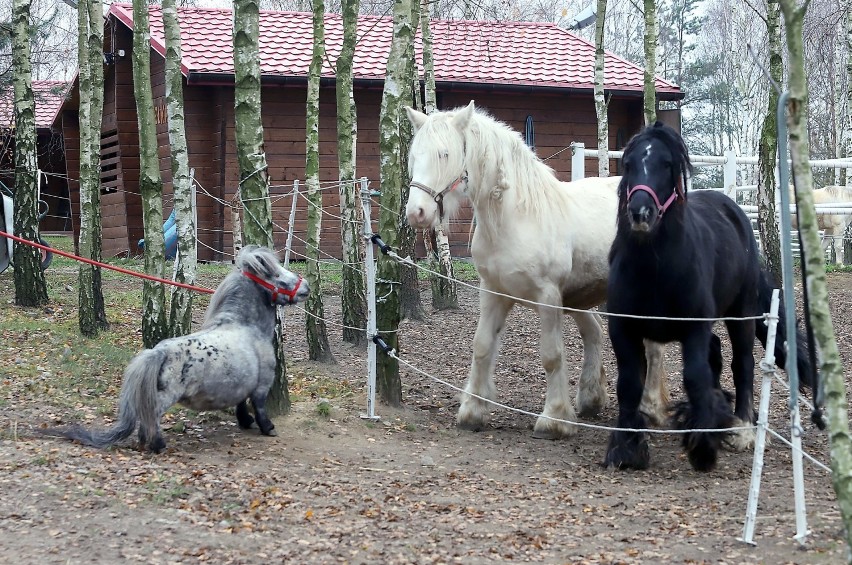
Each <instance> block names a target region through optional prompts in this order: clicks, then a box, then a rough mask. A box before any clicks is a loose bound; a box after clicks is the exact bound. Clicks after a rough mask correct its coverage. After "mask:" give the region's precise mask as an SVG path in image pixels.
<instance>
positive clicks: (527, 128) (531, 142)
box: [524, 114, 535, 151]
mask: <svg viewBox="0 0 852 565" xmlns="http://www.w3.org/2000/svg"><path fill="white" fill-rule="evenodd" d="M524 143H526V144H527V147H529V148H530V149H532V150H533V151H535V124H534V123H533V117H532V114H530V115H528V116H527V120H526V123H525V124H524Z"/></svg>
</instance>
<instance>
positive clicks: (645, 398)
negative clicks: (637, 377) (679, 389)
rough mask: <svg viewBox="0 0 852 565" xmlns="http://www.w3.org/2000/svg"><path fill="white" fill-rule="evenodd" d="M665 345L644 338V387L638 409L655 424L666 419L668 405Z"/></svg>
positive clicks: (660, 423) (661, 423)
mask: <svg viewBox="0 0 852 565" xmlns="http://www.w3.org/2000/svg"><path fill="white" fill-rule="evenodd" d="M664 353H665V346H664V345H663V344H661V343H655V342H653V341H649V340H647V339H646V340H645V388H644V390H643V391H642V402H640V403H639V411H640V412H642V413H643V414H645V416H647V417H648V420H650V421H651V423H653V424H654V425H655V426H661V425H663V423H665V421H666V410H667V409H668V405H669V389H668V386H666V378H667V376H668V373H667V371H666V358H665V355H664Z"/></svg>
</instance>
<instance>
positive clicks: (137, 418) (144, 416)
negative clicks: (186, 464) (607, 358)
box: [38, 349, 166, 449]
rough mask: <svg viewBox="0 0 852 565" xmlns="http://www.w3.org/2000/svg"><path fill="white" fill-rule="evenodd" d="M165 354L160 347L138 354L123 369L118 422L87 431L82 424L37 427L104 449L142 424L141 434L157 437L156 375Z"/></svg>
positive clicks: (45, 432) (53, 434)
mask: <svg viewBox="0 0 852 565" xmlns="http://www.w3.org/2000/svg"><path fill="white" fill-rule="evenodd" d="M165 359H166V357H165V354H164V353H162V352H161V351H159V350H157V349H146V350H144V351H142V352H141V353H139V354H138V355H137V356H136V357H134V358H133V360H131V361H130V364H129V365H128V366H127V368H126V369H125V370H124V381H123V382H122V384H121V396H120V397H119V402H118V422H117V423H116V424H115V425H114V426H112V427H111V428H107V429H105V430H88V429H86V428H84V427H82V426H80V425H74V426H69V427H65V428H48V429H44V430H38V432H39V433H41V434H43V435H50V436H58V437H65V438H68V439H71V440H76V441H79V442H80V443H82V444H84V445H90V446H92V447H97V448H99V449H103V448H105V447H109V446H111V445H113V444H115V443H118V442H119V441H121V440H123V439H126V438H127V437H128V436H130V434H132V433H133V431H134V430H135V429H136V424H137V423H138V424H139V425H140V430H141V434H140V435H141V436H142V437H145V438H153V437H155V434H156V431H157V427H158V418H157V415H158V412H157V405H158V402H157V378H158V376H159V374H160V369H161V368H162V365H163V362H164V361H165Z"/></svg>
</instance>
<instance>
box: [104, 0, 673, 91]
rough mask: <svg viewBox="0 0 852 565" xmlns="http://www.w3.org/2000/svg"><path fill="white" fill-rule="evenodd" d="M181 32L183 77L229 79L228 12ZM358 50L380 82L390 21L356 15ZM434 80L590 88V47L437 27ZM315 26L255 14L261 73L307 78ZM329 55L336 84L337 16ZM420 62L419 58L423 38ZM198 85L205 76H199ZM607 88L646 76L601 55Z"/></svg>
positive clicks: (116, 10) (522, 30) (361, 75)
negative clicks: (222, 77) (217, 75)
mask: <svg viewBox="0 0 852 565" xmlns="http://www.w3.org/2000/svg"><path fill="white" fill-rule="evenodd" d="M109 14H111V15H112V16H114V17H116V18H117V19H118V20H119V21H121V22H123V23H124V24H125V25H127V26H128V27H130V28H132V27H133V11H132V7H131V6H130V5H128V4H112V6H110V10H109ZM179 14H180V23H181V29H182V32H181V33H182V48H183V61H182V66H183V71H184V74H185V75H186V76H188V77H189V76H190V75H196V74H198V75H203V74H226V75H232V74H233V73H234V62H233V39H232V29H233V13H232V11H231V10H224V9H211V8H182V9H180V10H179ZM149 19H150V25H151V46H152V47H153V48H154V49H155V50H156V51H157V52H158V53H160V54H161V55H164V54H165V46H164V38H163V24H162V15H161V11H160V9H159V8H157V7H155V6H151V7H150V12H149ZM358 36H359V38H360V39H359V41H358V45H357V47H356V50H355V59H354V74H355V78H356V80H357V79H384V76H385V66H386V62H387V56H388V53H389V51H390V44H391V39H392V36H393V19H392V18H390V17H378V16H360V17H359V20H358ZM432 36H433V44H434V47H433V50H434V58H435V80H436V81H438V83H441V82H453V83H473V84H492V85H518V86H532V87H552V88H553V87H555V88H567V89H576V88H579V89H592V88H593V87H594V60H595V48H594V45H592V44H591V43H589V42H587V41H586V40H584V39H582V38H580V37H577V36H576V35H574V34H572V33H570V32H568V31H566V30H564V29H562V28H559V27H557V26H556V25H555V24H552V23H530V22H482V21H459V20H452V21H441V20H435V21H433V22H432ZM312 38H313V27H312V23H311V14H310V13H305V12H267V11H262V12H261V13H260V53H261V73H262V74H263V75H271V76H279V77H300V78H303V77H305V76H306V75H307V73H308V67H309V65H310V60H311V51H312ZM325 39H326V49H327V51H328V58H327V61H326V62H325V63H324V67H323V76H325V77H333V76H334V69H333V68H332V67H331V66H329V63H328V61H329V60H330V61H334V60H335V59H336V58H337V56H338V54H339V53H340V45H341V42H342V40H343V26H342V20H341V17H340V16H339V15H337V14H326V16H325ZM416 41H417V43H416V50H417V57H418V60H420V59H421V57H420V55H421V46H420V34H419V32H418V34H417V40H416ZM196 78H199V79H202V80H203V78H202V77H200V76H199V77H196ZM604 81H605V87H606V88H608V89H612V90H622V91H634V92H636V91H639V92H641V91H642V84H643V70H642V68H641V67H639V66H637V65H634V64H633V63H630V62H628V61H625V60H624V59H622V58H620V57H617V56H615V55H612V54H610V53H608V54H607V55H606V72H605V79H604ZM657 92H658V93H659V94H670V97H671V95H674V97H676V98H677V97H679V96H678V94H680V92H681V91H680V89H679V88H678V87H677V86H676V85H674V84H672V83H670V82H667V81H665V80H663V79H660V78H657Z"/></svg>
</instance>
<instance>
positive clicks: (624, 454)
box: [604, 318, 651, 469]
mask: <svg viewBox="0 0 852 565" xmlns="http://www.w3.org/2000/svg"><path fill="white" fill-rule="evenodd" d="M630 323H631V322H630V321H627V322H626V323H625V321H624V320H622V319H618V318H610V320H609V336H610V340H611V341H612V347H613V350H614V351H615V360H616V363H617V365H618V383H617V385H616V396H617V397H618V421H617V426H618V427H619V428H633V429H637V428H645V427H646V423H645V422H646V420H645V416H644V415H643V414H642V412H640V411H639V403H640V402H641V400H642V389H643V388H644V385H643V384H642V372H643V370H644V365H645V363H644V358H643V340H642V338H641V337H639V336H638V335H632V334H633V333H635V332H630V331H628V329H629V328H627V327H626V325H627V324H630ZM650 462H651V453H650V450H649V448H648V434H647V433H646V432H629V431H625V430H616V431H614V432H612V433H611V434H610V436H609V445H608V446H607V448H606V457H605V458H604V465H606V466H607V467H615V468H617V469H628V468H632V469H647V468H648V465H649V464H650Z"/></svg>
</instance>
